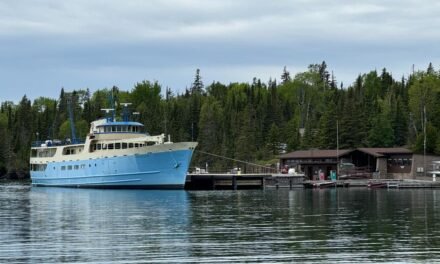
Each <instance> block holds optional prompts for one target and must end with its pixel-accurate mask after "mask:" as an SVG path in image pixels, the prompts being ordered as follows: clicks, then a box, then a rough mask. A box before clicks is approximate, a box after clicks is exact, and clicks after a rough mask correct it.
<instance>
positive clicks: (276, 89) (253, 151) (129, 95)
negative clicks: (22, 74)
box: [0, 62, 440, 178]
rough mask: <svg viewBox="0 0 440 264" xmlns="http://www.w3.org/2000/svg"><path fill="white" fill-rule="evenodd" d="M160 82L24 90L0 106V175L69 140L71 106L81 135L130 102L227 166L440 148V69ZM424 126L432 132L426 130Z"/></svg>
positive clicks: (153, 129)
mask: <svg viewBox="0 0 440 264" xmlns="http://www.w3.org/2000/svg"><path fill="white" fill-rule="evenodd" d="M162 90H163V88H162V87H161V85H160V84H159V83H157V82H149V81H142V82H140V83H137V84H136V85H135V86H134V88H133V89H132V90H131V91H122V90H120V89H119V88H118V87H113V88H110V89H107V88H106V89H101V90H97V91H96V92H94V93H93V94H91V93H90V91H89V90H88V89H85V90H76V91H73V92H66V91H64V90H63V89H62V90H61V93H60V95H59V98H58V99H52V98H45V97H40V98H37V99H35V100H34V101H33V102H31V101H30V100H29V99H28V98H27V97H26V96H24V97H23V98H22V99H21V101H20V102H19V103H18V104H14V103H13V102H8V101H7V102H2V103H1V109H0V175H6V174H7V175H9V177H12V178H13V177H25V175H27V171H28V167H29V163H28V161H29V153H30V146H31V142H32V141H35V140H37V139H39V140H45V139H61V140H63V139H66V138H70V137H71V134H70V124H69V106H71V107H72V112H73V116H74V120H75V124H76V131H77V137H79V138H85V136H86V134H87V133H88V129H89V123H90V122H91V121H93V120H96V119H98V118H101V117H103V116H104V113H103V112H102V111H101V109H102V108H111V107H112V105H111V102H112V100H110V99H109V98H110V97H111V96H113V98H114V100H113V101H114V102H116V104H115V105H114V107H115V108H116V110H117V113H118V116H120V114H121V103H124V102H130V103H132V105H131V108H132V110H133V111H136V112H139V115H137V116H135V118H136V119H137V121H139V122H141V123H143V124H144V125H145V127H146V130H147V131H148V132H149V133H150V134H160V133H166V134H170V135H171V138H172V140H173V141H175V142H177V141H190V140H194V141H198V142H199V146H198V148H197V149H198V150H199V151H200V152H196V155H195V157H194V159H193V165H194V166H202V167H204V166H205V164H206V163H208V164H209V167H210V169H214V170H224V169H226V168H231V167H232V166H234V161H231V160H226V159H219V158H216V157H214V156H210V155H206V154H202V153H201V152H202V151H203V152H207V153H213V154H217V155H221V156H226V157H229V158H233V159H237V160H244V161H252V162H260V163H263V164H264V163H265V162H269V161H270V160H273V159H274V158H276V156H277V155H278V154H279V153H280V152H281V151H293V150H297V149H311V148H320V149H335V148H336V147H337V146H336V144H337V127H338V128H339V129H338V132H339V137H338V138H339V148H340V149H346V148H356V147H393V146H408V147H410V148H412V149H413V150H414V151H416V152H423V150H424V139H425V135H426V152H427V153H440V134H439V133H438V131H439V130H440V73H439V72H437V71H435V69H434V68H433V66H432V65H431V64H430V65H429V66H428V68H427V70H426V71H418V72H414V73H412V74H411V75H410V76H408V77H407V78H405V77H400V78H399V79H394V78H393V76H392V75H391V74H390V73H389V72H387V71H386V69H383V70H382V71H380V72H377V71H371V72H369V73H366V74H362V75H359V76H358V77H357V79H356V80H355V81H354V83H353V84H352V85H350V86H349V87H348V88H344V87H343V86H342V84H338V83H337V81H336V79H335V77H334V76H333V75H332V74H330V73H329V71H328V69H327V66H326V63H325V62H322V63H321V64H313V65H310V66H309V67H308V70H307V71H306V72H301V73H298V74H296V75H295V76H294V77H291V75H290V74H289V72H288V71H287V69H286V68H284V71H283V72H282V74H281V79H280V80H279V81H276V80H269V82H268V83H263V82H261V81H260V80H259V79H257V78H254V80H253V81H252V83H230V84H222V83H219V82H214V83H211V84H209V85H207V86H205V85H204V84H203V82H202V78H201V74H200V71H199V70H197V71H196V75H195V78H194V82H193V84H192V85H191V87H189V88H187V89H186V90H185V91H183V92H182V93H178V94H175V93H173V92H172V91H171V90H170V89H168V88H166V89H165V91H164V92H162ZM425 132H426V133H425Z"/></svg>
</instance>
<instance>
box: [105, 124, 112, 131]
mask: <svg viewBox="0 0 440 264" xmlns="http://www.w3.org/2000/svg"><path fill="white" fill-rule="evenodd" d="M104 129H105V132H106V133H108V132H112V131H111V129H110V127H108V126H106V127H104Z"/></svg>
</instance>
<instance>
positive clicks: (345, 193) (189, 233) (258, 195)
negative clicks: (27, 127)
mask: <svg viewBox="0 0 440 264" xmlns="http://www.w3.org/2000/svg"><path fill="white" fill-rule="evenodd" d="M437 192H438V191H437V190H368V189H327V190H325V189H323V190H302V189H301V190H293V191H288V190H268V191H235V192H234V191H218V192H217V191H206V192H203V191H200V192H185V191H144V190H92V189H63V188H30V187H28V186H23V185H9V186H0V221H1V225H0V263H5V262H22V263H60V262H82V263H84V262H86V263H87V262H93V263H146V262H153V263H157V262H166V263H170V262H190V263H197V262H198V263H207V262H233V263H237V262H292V261H301V262H321V263H329V262H362V263H365V262H408V261H411V262H414V261H422V262H437V261H440V258H439V255H438V253H439V251H440V250H439V249H438V248H439V242H440V239H439V238H440V236H439V235H440V234H439V232H440V222H439V219H440V218H439V217H440V215H439V210H438V209H439V204H440V203H439V201H438V200H437V199H438V198H437V197H440V196H439V195H437Z"/></svg>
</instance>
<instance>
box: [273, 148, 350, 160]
mask: <svg viewBox="0 0 440 264" xmlns="http://www.w3.org/2000/svg"><path fill="white" fill-rule="evenodd" d="M351 151H353V150H352V149H340V150H339V151H338V150H336V149H310V150H298V151H294V152H290V153H286V154H284V155H281V156H280V159H295V158H301V159H304V158H336V157H337V156H338V154H339V157H340V156H343V155H345V154H347V153H350V152H351ZM338 152H339V153H338Z"/></svg>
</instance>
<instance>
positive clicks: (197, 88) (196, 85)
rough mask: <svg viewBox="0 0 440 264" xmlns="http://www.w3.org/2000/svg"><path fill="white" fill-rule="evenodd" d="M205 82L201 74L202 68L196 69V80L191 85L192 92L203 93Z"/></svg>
mask: <svg viewBox="0 0 440 264" xmlns="http://www.w3.org/2000/svg"><path fill="white" fill-rule="evenodd" d="M203 87H204V86H203V82H202V77H201V76H200V69H197V70H196V76H195V77H194V82H193V83H192V85H191V94H203V92H204V90H203Z"/></svg>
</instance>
